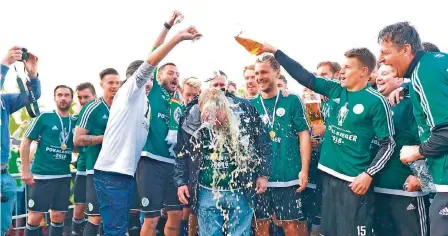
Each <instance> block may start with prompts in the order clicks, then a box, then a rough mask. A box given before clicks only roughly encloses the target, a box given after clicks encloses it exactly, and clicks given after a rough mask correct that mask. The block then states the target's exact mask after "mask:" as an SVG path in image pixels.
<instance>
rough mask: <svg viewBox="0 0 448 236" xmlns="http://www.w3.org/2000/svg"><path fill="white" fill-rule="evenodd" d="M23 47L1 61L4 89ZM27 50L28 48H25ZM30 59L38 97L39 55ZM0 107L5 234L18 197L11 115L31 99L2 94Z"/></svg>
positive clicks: (30, 56) (37, 97)
mask: <svg viewBox="0 0 448 236" xmlns="http://www.w3.org/2000/svg"><path fill="white" fill-rule="evenodd" d="M23 51H24V50H23V49H22V48H21V47H19V46H14V47H12V48H11V49H10V50H9V51H8V54H7V55H6V56H5V57H4V58H3V60H2V62H1V78H0V80H1V82H0V84H1V86H0V89H3V83H4V81H5V77H6V74H7V73H8V70H9V67H10V66H11V65H12V64H13V63H15V62H16V61H23V60H22V59H23ZM25 51H26V49H25ZM27 56H28V59H27V60H26V61H23V62H24V64H25V69H26V70H27V71H28V76H29V77H30V86H31V88H32V89H33V91H34V95H35V98H36V99H39V97H40V81H39V79H38V78H37V57H36V56H35V55H33V54H31V53H27ZM0 96H1V100H0V107H1V122H0V126H1V161H0V165H1V185H0V186H1V217H0V218H1V219H2V222H1V235H4V234H5V233H6V231H7V230H8V229H9V227H10V225H11V221H12V210H13V207H14V201H15V197H16V192H15V191H16V186H15V181H14V179H13V178H12V177H11V175H9V174H8V171H7V169H8V167H7V164H8V158H9V150H10V139H9V137H10V134H9V115H11V114H12V113H14V112H16V111H18V110H19V109H21V108H22V107H24V106H26V105H29V104H30V103H31V99H29V97H28V95H27V94H23V93H6V94H1V95H0Z"/></svg>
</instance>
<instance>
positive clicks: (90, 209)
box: [89, 203, 93, 211]
mask: <svg viewBox="0 0 448 236" xmlns="http://www.w3.org/2000/svg"><path fill="white" fill-rule="evenodd" d="M89 211H93V204H92V203H89Z"/></svg>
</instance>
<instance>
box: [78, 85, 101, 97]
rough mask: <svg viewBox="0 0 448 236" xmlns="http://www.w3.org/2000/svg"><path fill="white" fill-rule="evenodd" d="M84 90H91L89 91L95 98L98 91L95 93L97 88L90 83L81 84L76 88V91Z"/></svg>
mask: <svg viewBox="0 0 448 236" xmlns="http://www.w3.org/2000/svg"><path fill="white" fill-rule="evenodd" d="M84 89H89V91H90V92H91V93H92V94H93V95H94V96H95V95H96V91H95V87H93V84H92V83H90V82H84V83H80V84H78V86H76V91H81V90H84Z"/></svg>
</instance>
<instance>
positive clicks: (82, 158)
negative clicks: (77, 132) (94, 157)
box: [76, 147, 87, 173]
mask: <svg viewBox="0 0 448 236" xmlns="http://www.w3.org/2000/svg"><path fill="white" fill-rule="evenodd" d="M86 151H87V147H78V160H77V161H76V170H78V173H84V172H86V154H87V153H86Z"/></svg>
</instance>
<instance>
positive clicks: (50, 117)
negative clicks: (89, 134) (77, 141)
mask: <svg viewBox="0 0 448 236" xmlns="http://www.w3.org/2000/svg"><path fill="white" fill-rule="evenodd" d="M75 124H76V119H75V118H74V117H71V116H69V117H61V116H59V114H58V113H57V112H56V111H52V112H43V113H41V114H40V115H39V116H38V117H37V118H35V119H33V121H32V122H31V124H30V126H29V127H28V130H27V131H26V132H25V137H26V138H28V139H31V140H37V139H38V138H39V137H40V141H39V144H38V145H37V149H36V153H35V155H34V163H33V166H32V169H31V172H32V173H33V176H34V178H35V179H54V178H62V177H71V174H70V162H71V160H72V151H73V131H74V128H75Z"/></svg>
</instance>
